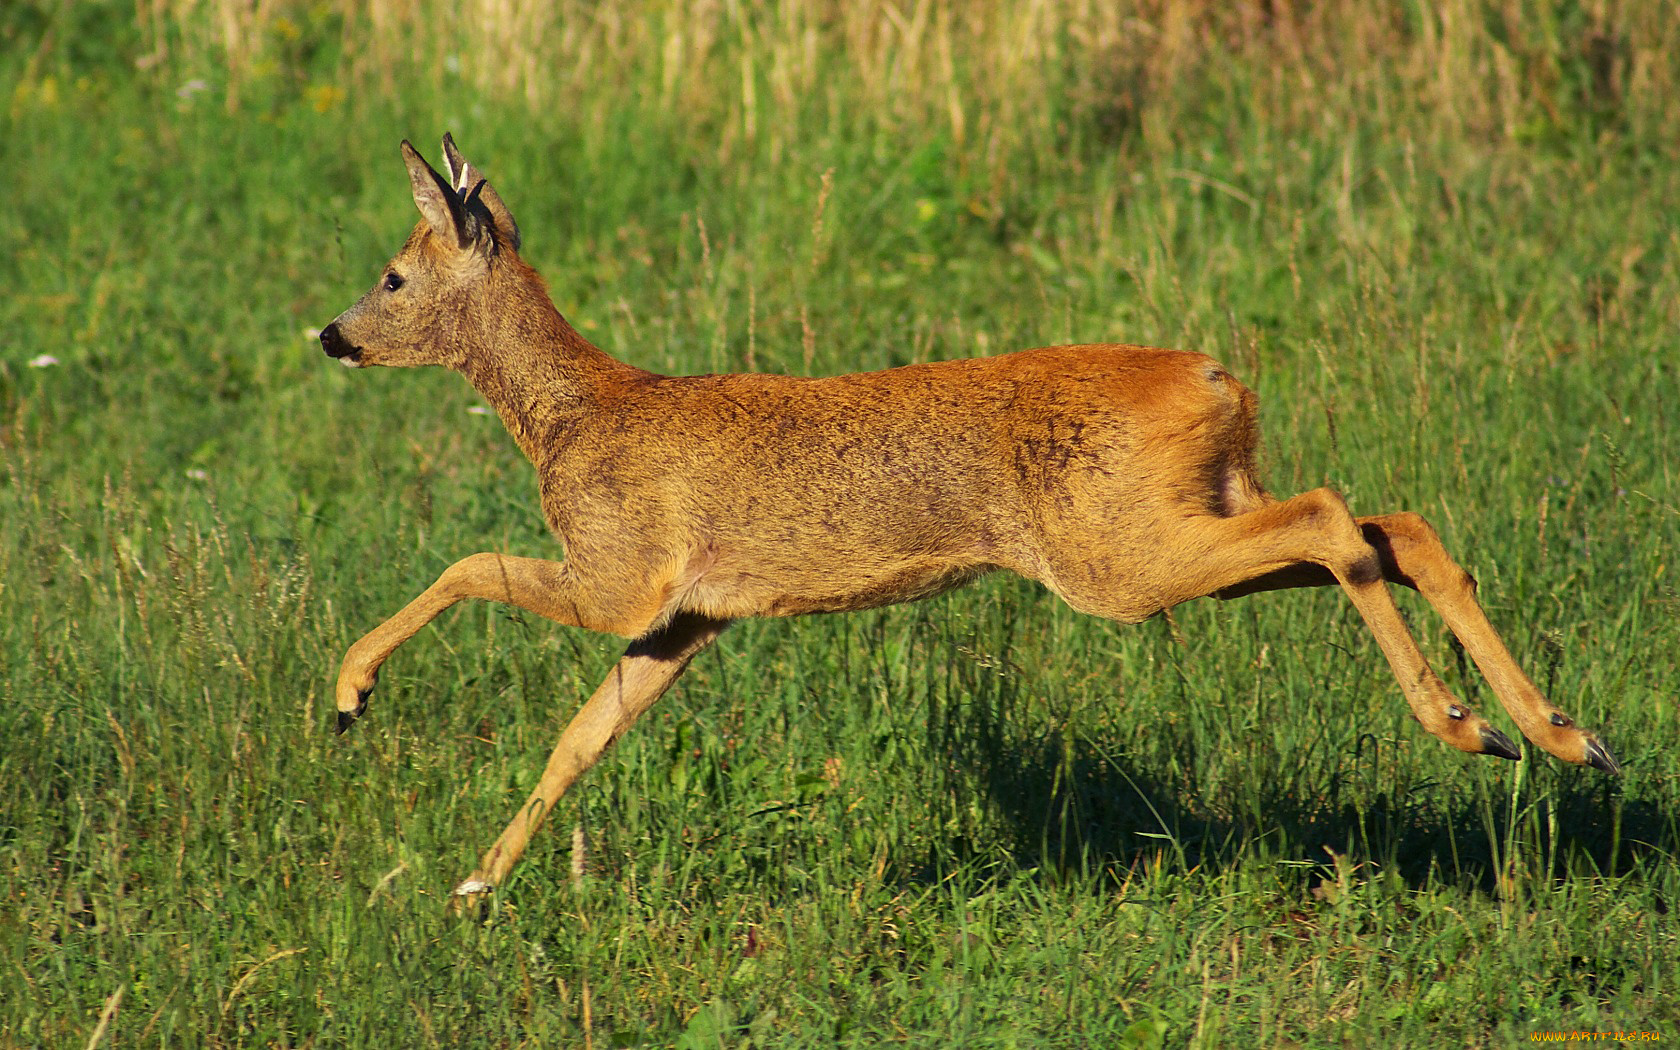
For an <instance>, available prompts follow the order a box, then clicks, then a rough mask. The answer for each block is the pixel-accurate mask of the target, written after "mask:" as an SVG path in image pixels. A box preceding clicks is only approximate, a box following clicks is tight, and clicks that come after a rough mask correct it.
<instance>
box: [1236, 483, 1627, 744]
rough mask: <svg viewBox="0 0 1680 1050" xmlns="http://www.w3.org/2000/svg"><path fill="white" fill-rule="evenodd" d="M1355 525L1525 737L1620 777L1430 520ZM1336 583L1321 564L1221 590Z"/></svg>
mask: <svg viewBox="0 0 1680 1050" xmlns="http://www.w3.org/2000/svg"><path fill="white" fill-rule="evenodd" d="M1354 520H1355V522H1356V523H1357V524H1358V525H1359V528H1360V531H1361V532H1362V533H1363V535H1364V537H1365V541H1366V542H1367V543H1369V544H1370V545H1371V547H1372V548H1373V549H1374V550H1375V551H1376V552H1377V557H1378V559H1379V560H1380V561H1381V563H1382V570H1383V576H1384V578H1386V579H1387V580H1389V581H1390V582H1391V583H1398V584H1401V585H1403V586H1406V587H1410V588H1412V589H1413V590H1415V591H1417V592H1418V593H1419V594H1421V595H1423V597H1424V598H1425V599H1426V600H1427V601H1428V602H1429V604H1430V605H1431V606H1433V607H1434V608H1435V611H1436V612H1438V613H1440V615H1441V619H1442V620H1443V621H1445V622H1446V625H1447V627H1448V628H1449V629H1450V630H1451V631H1452V632H1453V634H1454V635H1456V636H1457V637H1458V640H1459V643H1460V644H1462V645H1463V646H1464V651H1465V652H1467V653H1469V654H1470V659H1471V660H1473V661H1474V662H1475V664H1476V666H1477V668H1479V669H1480V670H1481V672H1482V676H1483V677H1485V678H1486V679H1487V680H1488V684H1489V685H1490V686H1492V687H1493V692H1494V695H1495V696H1497V697H1499V702H1500V704H1502V705H1503V706H1504V708H1505V710H1506V711H1507V712H1508V713H1509V714H1510V716H1511V719H1512V721H1514V722H1516V723H1517V727H1518V728H1519V729H1521V730H1522V734H1523V736H1525V737H1527V738H1528V739H1529V740H1530V741H1532V742H1533V743H1534V744H1535V746H1537V747H1540V748H1543V749H1545V750H1546V751H1548V752H1550V753H1551V754H1553V755H1556V756H1557V757H1558V758H1561V759H1563V760H1564V761H1566V762H1574V763H1577V764H1580V765H1588V766H1592V767H1593V768H1594V769H1600V770H1603V771H1604V772H1606V773H1618V772H1620V771H1621V765H1620V764H1619V763H1618V762H1617V761H1616V759H1615V756H1614V755H1612V754H1611V753H1610V749H1609V748H1607V747H1606V746H1605V745H1604V742H1603V741H1601V740H1599V739H1598V737H1597V736H1596V735H1595V734H1593V733H1590V732H1588V731H1587V730H1584V729H1581V728H1580V727H1578V726H1576V725H1575V722H1574V720H1573V719H1571V718H1570V717H1569V716H1568V715H1566V714H1564V713H1563V712H1562V711H1559V710H1558V709H1557V708H1556V707H1553V706H1552V705H1551V704H1550V703H1548V702H1547V701H1546V698H1545V697H1544V696H1542V695H1541V693H1540V690H1539V689H1538V688H1537V687H1536V686H1535V685H1534V683H1533V681H1531V680H1530V679H1529V677H1528V675H1526V674H1524V673H1523V670H1522V668H1521V667H1520V666H1519V665H1518V664H1517V662H1516V660H1515V659H1514V658H1513V657H1512V656H1511V652H1510V650H1509V649H1507V648H1506V647H1505V642H1504V640H1503V639H1501V638H1500V637H1499V632H1498V631H1496V630H1494V627H1493V625H1492V624H1491V623H1489V622H1488V618H1487V614H1486V613H1484V612H1483V611H1482V607H1481V604H1480V603H1479V602H1477V601H1476V581H1475V580H1474V579H1473V578H1472V577H1471V576H1470V574H1469V573H1467V572H1465V571H1464V570H1463V569H1462V568H1460V567H1459V565H1458V564H1457V563H1456V562H1455V561H1453V559H1452V556H1451V555H1449V554H1448V553H1447V550H1446V548H1445V547H1443V546H1442V545H1441V539H1440V537H1439V536H1438V535H1437V534H1436V532H1435V529H1434V528H1433V527H1431V526H1430V524H1429V522H1427V521H1426V520H1424V519H1423V518H1422V517H1421V516H1419V515H1417V514H1413V513H1411V512H1409V511H1402V512H1400V513H1397V514H1382V515H1376V516H1373V517H1363V518H1356V519H1354ZM1334 582H1335V579H1334V577H1332V576H1331V575H1330V574H1329V573H1328V572H1326V571H1325V570H1324V569H1322V568H1320V567H1319V566H1317V565H1308V564H1300V565H1293V566H1290V567H1289V568H1286V569H1284V570H1282V571H1280V572H1277V573H1271V574H1268V575H1266V576H1261V577H1258V578H1255V579H1252V580H1247V581H1244V582H1243V583H1241V584H1238V585H1237V586H1235V587H1231V588H1227V589H1225V590H1222V591H1220V592H1219V593H1218V597H1220V598H1235V597H1239V596H1241V595H1244V594H1253V593H1255V592H1258V591H1266V590H1279V589H1282V588H1286V587H1313V586H1322V585H1326V584H1330V583H1334Z"/></svg>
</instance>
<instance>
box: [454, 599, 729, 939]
mask: <svg viewBox="0 0 1680 1050" xmlns="http://www.w3.org/2000/svg"><path fill="white" fill-rule="evenodd" d="M728 625H729V621H727V620H713V619H709V618H706V617H702V616H696V615H690V614H681V615H678V616H677V617H676V618H675V619H673V620H672V621H671V622H670V623H669V624H668V625H666V626H665V627H663V628H661V629H660V630H658V631H655V632H653V633H652V634H649V635H647V636H646V637H644V638H638V639H637V640H636V641H634V642H632V643H630V647H629V648H628V649H626V650H625V652H624V657H623V659H621V660H619V662H618V664H617V665H616V666H614V667H613V669H612V672H611V673H610V674H608V675H607V680H606V681H604V682H602V683H601V686H600V688H598V689H596V690H595V694H594V695H593V696H591V697H590V698H589V702H588V703H586V704H584V705H583V708H582V709H581V710H580V711H578V713H577V714H576V715H575V716H573V718H572V720H571V722H570V723H569V724H568V725H567V726H566V729H565V732H563V733H561V734H560V742H559V743H558V744H556V745H555V748H554V752H553V753H552V754H550V755H549V757H548V766H547V768H545V769H544V770H543V775H542V779H541V780H540V781H538V782H537V786H536V788H535V790H533V791H532V792H531V796H530V798H528V799H526V800H525V805H524V806H523V807H522V808H521V809H520V811H519V813H518V815H517V816H515V817H514V818H513V822H512V823H510V824H509V825H508V826H507V828H506V830H504V831H503V832H502V834H501V837H500V838H498V839H497V840H496V843H495V845H493V846H491V847H490V848H489V850H487V851H486V852H485V854H484V856H483V857H482V858H481V859H480V860H479V862H478V869H477V870H476V871H474V872H473V873H472V874H471V875H469V876H468V877H467V878H466V879H464V880H462V882H461V884H460V885H459V886H457V887H456V888H455V894H456V896H457V897H459V898H464V901H463V903H464V904H465V905H466V906H468V907H471V906H472V905H473V904H474V903H475V902H476V901H477V900H478V899H479V898H480V897H481V896H482V895H483V894H485V893H488V892H489V891H490V890H493V889H495V887H496V886H498V885H500V884H501V882H502V880H503V879H504V878H506V877H507V874H508V872H509V871H511V870H512V869H513V866H514V864H515V863H517V862H518V860H519V858H520V857H521V856H522V855H523V854H524V853H525V847H526V845H527V844H529V842H530V841H531V835H532V834H533V833H534V832H535V831H536V830H537V828H538V827H540V826H541V825H542V822H543V821H544V820H545V819H546V818H547V817H548V814H549V813H550V812H551V811H552V810H553V809H554V805H555V803H556V802H558V801H559V800H560V796H561V795H563V794H565V793H566V790H567V789H568V788H569V787H571V786H572V784H573V783H574V782H575V781H576V780H577V778H578V777H580V776H582V775H583V774H584V772H585V771H587V770H588V769H589V767H591V766H593V765H594V764H595V762H596V760H597V759H599V758H600V757H601V754H602V753H603V752H604V751H606V749H607V748H608V747H609V746H611V744H612V742H613V741H615V740H617V739H618V738H619V737H621V736H623V735H624V733H625V732H626V731H627V730H629V728H630V726H631V725H633V724H634V723H635V721H636V719H637V718H639V717H640V716H641V714H642V712H644V711H646V710H647V709H648V708H649V707H652V706H653V703H654V701H656V700H658V699H659V698H660V697H661V696H662V695H664V693H665V691H666V690H667V689H669V688H670V687H671V683H672V682H675V681H676V680H677V678H678V676H680V675H681V674H682V673H683V671H684V669H686V668H687V667H688V662H689V661H690V660H692V659H693V658H694V655H695V654H696V653H698V652H700V650H702V649H704V648H705V647H706V646H708V645H710V644H711V643H712V642H713V640H715V639H716V638H717V636H718V635H719V634H721V633H723V629H724V628H725V627H727V626H728Z"/></svg>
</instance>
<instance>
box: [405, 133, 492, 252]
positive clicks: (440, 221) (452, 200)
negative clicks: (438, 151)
mask: <svg viewBox="0 0 1680 1050" xmlns="http://www.w3.org/2000/svg"><path fill="white" fill-rule="evenodd" d="M402 154H403V163H404V164H406V165H407V166H408V181H409V183H410V184H412V186H413V187H414V206H415V207H416V208H418V209H420V214H421V216H422V217H423V218H425V220H426V224H427V225H428V226H430V227H431V228H432V233H434V234H436V235H437V236H438V237H440V238H442V239H443V241H444V243H446V244H450V245H453V246H454V247H457V248H465V247H467V246H469V245H471V244H472V243H473V242H474V241H476V240H477V239H478V234H479V229H478V222H477V221H476V220H475V219H474V218H473V217H472V215H471V214H470V213H469V212H468V211H467V209H466V207H465V206H464V205H463V204H462V202H461V199H460V198H459V197H457V196H456V195H455V191H454V190H453V189H452V188H451V187H450V185H449V183H447V182H445V181H443V176H441V175H439V174H438V173H437V172H435V171H433V170H432V166H431V165H430V164H427V163H426V158H424V157H422V156H420V152H419V151H418V150H416V149H415V148H414V146H413V145H411V144H410V143H409V141H408V140H407V139H403V144H402Z"/></svg>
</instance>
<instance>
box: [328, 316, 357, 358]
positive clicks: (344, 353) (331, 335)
mask: <svg viewBox="0 0 1680 1050" xmlns="http://www.w3.org/2000/svg"><path fill="white" fill-rule="evenodd" d="M321 349H322V350H325V351H326V352H327V356H328V357H330V358H333V359H334V360H336V361H338V362H340V363H341V364H346V365H350V366H351V367H354V366H356V365H359V364H361V357H362V348H361V347H359V346H357V345H356V344H355V343H352V342H351V341H350V340H348V339H346V338H344V333H343V332H341V331H339V328H338V322H337V321H334V322H333V323H332V324H329V325H327V326H326V327H325V328H323V329H321Z"/></svg>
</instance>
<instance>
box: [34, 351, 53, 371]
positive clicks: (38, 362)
mask: <svg viewBox="0 0 1680 1050" xmlns="http://www.w3.org/2000/svg"><path fill="white" fill-rule="evenodd" d="M56 364H58V358H56V357H54V356H53V355H51V354H36V355H35V356H34V357H31V358H30V359H29V367H30V368H51V367H52V366H53V365H56Z"/></svg>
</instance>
